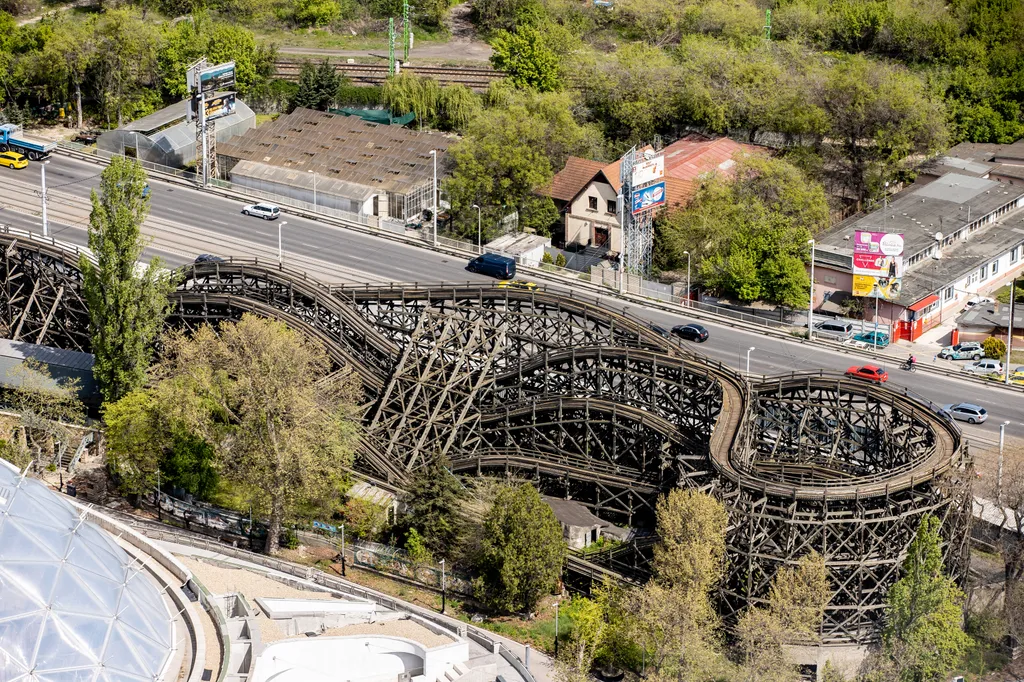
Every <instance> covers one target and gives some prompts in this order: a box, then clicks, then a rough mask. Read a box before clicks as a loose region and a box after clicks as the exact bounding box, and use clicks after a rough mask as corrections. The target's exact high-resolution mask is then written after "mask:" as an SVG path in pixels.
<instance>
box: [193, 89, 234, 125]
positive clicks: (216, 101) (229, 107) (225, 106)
mask: <svg viewBox="0 0 1024 682" xmlns="http://www.w3.org/2000/svg"><path fill="white" fill-rule="evenodd" d="M204 109H205V110H206V120H207V121H213V120H215V119H218V118H223V117H224V116H230V115H231V114H233V113H235V93H233V92H229V93H227V94H224V95H217V96H216V97H207V98H206V102H205V107H204ZM198 116H199V98H198V97H193V98H192V99H190V100H189V105H188V120H190V121H191V120H193V119H195V118H197V117H198Z"/></svg>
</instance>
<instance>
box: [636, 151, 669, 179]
mask: <svg viewBox="0 0 1024 682" xmlns="http://www.w3.org/2000/svg"><path fill="white" fill-rule="evenodd" d="M663 177H665V157H664V156H656V157H654V158H653V159H648V160H646V161H641V162H640V163H638V164H636V165H634V166H633V178H632V185H633V187H637V186H639V185H646V184H647V183H649V182H654V181H655V180H661V179H662V178H663Z"/></svg>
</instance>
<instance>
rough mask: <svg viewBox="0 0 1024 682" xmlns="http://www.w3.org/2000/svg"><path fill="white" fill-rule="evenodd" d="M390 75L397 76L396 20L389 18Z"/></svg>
mask: <svg viewBox="0 0 1024 682" xmlns="http://www.w3.org/2000/svg"><path fill="white" fill-rule="evenodd" d="M388 75H389V76H394V75H395V18H394V17H388Z"/></svg>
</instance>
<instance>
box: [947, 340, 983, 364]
mask: <svg viewBox="0 0 1024 682" xmlns="http://www.w3.org/2000/svg"><path fill="white" fill-rule="evenodd" d="M939 357H940V358H942V359H943V360H975V361H977V360H981V359H982V358H983V357H985V351H984V350H982V348H981V344H980V343H978V342H977V341H965V342H964V343H958V344H956V345H955V346H946V347H945V348H943V349H942V350H940V351H939Z"/></svg>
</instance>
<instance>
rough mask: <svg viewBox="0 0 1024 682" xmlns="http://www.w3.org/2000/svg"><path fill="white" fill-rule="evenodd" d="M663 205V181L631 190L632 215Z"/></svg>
mask: <svg viewBox="0 0 1024 682" xmlns="http://www.w3.org/2000/svg"><path fill="white" fill-rule="evenodd" d="M664 205H665V183H664V182H659V183H658V184H656V185H651V186H650V187H644V188H643V189H635V190H633V215H636V214H637V213H642V212H644V211H647V210H650V209H652V208H657V207H658V206H664Z"/></svg>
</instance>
